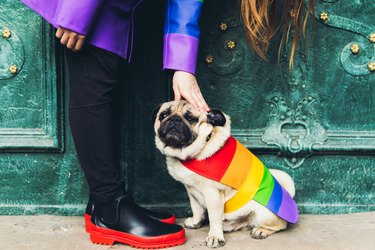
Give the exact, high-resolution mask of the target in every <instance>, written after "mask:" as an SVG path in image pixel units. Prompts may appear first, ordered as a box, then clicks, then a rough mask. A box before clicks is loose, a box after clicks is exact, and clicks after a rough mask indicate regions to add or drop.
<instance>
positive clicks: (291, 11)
mask: <svg viewBox="0 0 375 250" xmlns="http://www.w3.org/2000/svg"><path fill="white" fill-rule="evenodd" d="M289 16H290V18H295V17H296V11H295V10H294V9H291V10H290V12H289Z"/></svg>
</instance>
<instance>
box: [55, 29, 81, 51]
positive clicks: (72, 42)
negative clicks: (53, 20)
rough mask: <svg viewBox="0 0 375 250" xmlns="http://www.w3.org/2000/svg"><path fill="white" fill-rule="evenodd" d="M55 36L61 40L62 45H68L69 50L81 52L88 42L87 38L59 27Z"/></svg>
mask: <svg viewBox="0 0 375 250" xmlns="http://www.w3.org/2000/svg"><path fill="white" fill-rule="evenodd" d="M55 35H56V37H57V38H58V39H60V43H61V44H62V45H66V47H67V48H68V49H71V50H73V51H79V50H81V49H82V47H83V45H84V43H85V40H86V37H85V36H83V35H80V34H78V33H76V32H74V31H71V30H69V29H65V28H63V27H59V28H58V29H57V31H56V34H55Z"/></svg>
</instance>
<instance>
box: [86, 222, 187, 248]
mask: <svg viewBox="0 0 375 250" xmlns="http://www.w3.org/2000/svg"><path fill="white" fill-rule="evenodd" d="M90 240H91V241H92V242H93V243H95V244H102V245H109V246H112V245H113V244H114V243H115V242H119V243H122V244H126V245H129V246H131V247H134V248H148V249H155V248H166V247H174V246H179V245H182V244H184V243H185V242H186V237H185V230H184V229H181V231H179V232H177V233H173V234H167V235H162V236H154V237H139V236H135V235H132V234H128V233H123V232H119V231H115V230H111V229H107V228H101V227H97V226H95V225H93V226H92V228H91V234H90Z"/></svg>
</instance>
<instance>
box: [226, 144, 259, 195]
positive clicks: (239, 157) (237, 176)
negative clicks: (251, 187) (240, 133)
mask: <svg viewBox="0 0 375 250" xmlns="http://www.w3.org/2000/svg"><path fill="white" fill-rule="evenodd" d="M236 142H237V148H236V153H235V154H234V157H233V159H232V161H231V163H230V165H229V167H228V169H227V171H226V172H225V174H224V176H223V177H222V178H221V180H220V182H221V183H223V184H225V185H228V186H230V187H232V188H234V189H239V188H240V187H241V186H242V184H243V182H244V181H245V180H246V177H247V174H248V173H249V171H250V168H251V165H252V156H251V154H249V150H248V149H247V148H246V147H245V146H244V145H242V144H241V143H240V142H239V141H238V140H236Z"/></svg>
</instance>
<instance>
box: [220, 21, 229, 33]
mask: <svg viewBox="0 0 375 250" xmlns="http://www.w3.org/2000/svg"><path fill="white" fill-rule="evenodd" d="M219 29H220V30H221V31H223V32H224V31H227V29H228V24H226V23H224V22H222V23H221V24H220V25H219Z"/></svg>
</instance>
